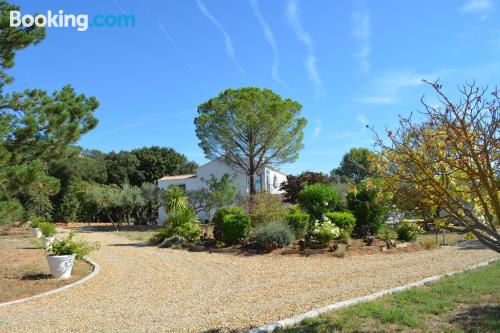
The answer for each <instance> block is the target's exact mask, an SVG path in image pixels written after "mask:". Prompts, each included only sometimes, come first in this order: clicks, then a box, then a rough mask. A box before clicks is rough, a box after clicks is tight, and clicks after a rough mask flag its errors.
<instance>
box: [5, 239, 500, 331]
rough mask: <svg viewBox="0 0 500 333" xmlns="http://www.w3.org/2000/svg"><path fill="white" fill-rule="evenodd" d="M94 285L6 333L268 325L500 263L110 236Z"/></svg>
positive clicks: (435, 253) (445, 252) (464, 253)
mask: <svg viewBox="0 0 500 333" xmlns="http://www.w3.org/2000/svg"><path fill="white" fill-rule="evenodd" d="M84 237H86V238H88V239H90V240H97V241H99V242H100V243H101V249H100V250H99V251H98V252H96V253H94V254H92V258H93V259H94V260H95V261H97V262H98V263H99V264H100V265H101V267H102V271H101V272H100V273H99V274H98V275H97V276H96V277H95V278H93V279H92V280H90V281H89V282H87V283H85V284H83V285H80V286H77V287H74V288H72V289H69V290H67V291H64V292H61V293H58V294H54V295H51V296H48V297H44V298H39V299H36V300H33V301H29V302H26V303H21V304H15V305H12V306H7V307H4V308H0V332H111V331H115V332H162V331H163V332H185V331H193V332H200V331H205V330H209V329H222V330H226V329H227V328H229V329H242V328H246V327H250V326H259V325H262V324H265V323H269V322H274V321H277V320H280V319H284V318H287V317H291V316H293V315H296V314H299V313H302V312H306V311H308V310H311V309H313V308H317V307H321V306H325V305H327V304H330V303H334V302H337V301H340V300H343V299H347V298H352V297H356V296H361V295H365V294H368V293H372V292H375V291H378V290H381V289H386V288H390V287H395V286H398V285H401V284H404V283H408V282H412V281H416V280H419V279H422V278H425V277H428V276H431V275H435V274H439V273H444V272H449V271H454V270H458V269H462V268H465V267H468V266H470V265H472V264H475V263H478V262H480V261H484V260H488V259H492V258H499V256H498V254H496V253H494V252H493V251H490V250H484V249H468V250H463V249H458V248H456V247H445V248H441V249H437V250H432V251H421V252H413V253H411V252H408V253H401V254H389V255H387V254H377V255H367V256H356V257H352V258H349V257H347V258H343V259H338V258H334V257H331V258H329V257H314V256H313V257H308V258H302V257H295V256H277V255H272V254H271V255H265V256H235V255H227V254H209V253H192V252H187V251H181V250H169V249H159V248H157V247H138V246H136V244H135V243H134V242H132V241H128V240H125V239H121V238H117V237H113V236H111V235H108V234H104V233H90V234H85V235H84Z"/></svg>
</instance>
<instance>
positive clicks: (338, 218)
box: [325, 212, 356, 236]
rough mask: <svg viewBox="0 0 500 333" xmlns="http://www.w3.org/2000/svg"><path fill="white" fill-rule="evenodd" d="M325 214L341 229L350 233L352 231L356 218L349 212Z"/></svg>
mask: <svg viewBox="0 0 500 333" xmlns="http://www.w3.org/2000/svg"><path fill="white" fill-rule="evenodd" d="M325 216H326V217H328V218H329V219H330V221H332V223H333V224H335V225H336V226H337V227H339V228H340V229H341V230H343V231H345V232H347V233H348V234H349V236H350V235H352V232H353V231H354V226H355V225H356V218H355V217H354V215H352V213H350V212H327V213H325Z"/></svg>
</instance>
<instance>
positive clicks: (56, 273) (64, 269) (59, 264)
mask: <svg viewBox="0 0 500 333" xmlns="http://www.w3.org/2000/svg"><path fill="white" fill-rule="evenodd" d="M47 261H48V263H49V268H50V273H51V274H52V276H53V277H55V278H57V279H67V278H69V277H70V276H71V270H72V269H73V263H74V262H75V256H74V255H73V254H70V255H66V256H47Z"/></svg>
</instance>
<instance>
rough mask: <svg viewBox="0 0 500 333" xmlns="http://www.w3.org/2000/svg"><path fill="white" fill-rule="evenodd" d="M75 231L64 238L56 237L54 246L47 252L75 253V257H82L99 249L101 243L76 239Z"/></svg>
mask: <svg viewBox="0 0 500 333" xmlns="http://www.w3.org/2000/svg"><path fill="white" fill-rule="evenodd" d="M74 236H75V233H74V232H70V234H69V235H68V236H66V237H64V238H61V239H56V240H55V241H54V242H53V243H52V246H51V247H50V248H49V249H47V254H48V255H50V256H65V255H72V254H73V255H75V259H82V258H83V257H85V256H86V255H88V254H89V253H90V252H92V251H95V250H97V249H99V243H89V242H86V241H77V240H74V239H73V237H74Z"/></svg>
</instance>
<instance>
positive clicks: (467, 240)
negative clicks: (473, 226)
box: [464, 231, 476, 242]
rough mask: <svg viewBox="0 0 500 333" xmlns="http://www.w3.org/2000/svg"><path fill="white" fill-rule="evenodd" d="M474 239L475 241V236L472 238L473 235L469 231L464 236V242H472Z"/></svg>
mask: <svg viewBox="0 0 500 333" xmlns="http://www.w3.org/2000/svg"><path fill="white" fill-rule="evenodd" d="M474 239H476V236H474V234H473V233H472V232H470V231H469V232H468V233H466V234H465V236H464V241H466V242H470V241H473V240H474Z"/></svg>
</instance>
